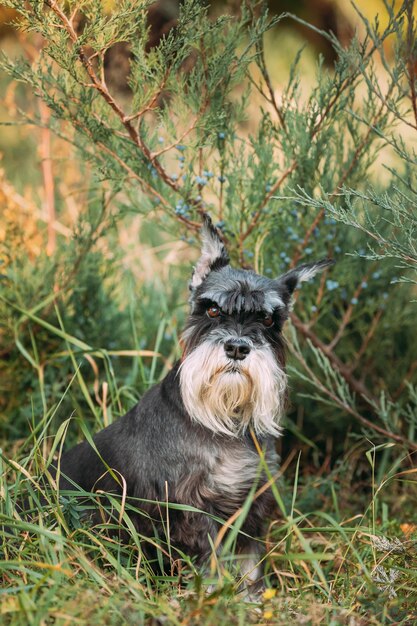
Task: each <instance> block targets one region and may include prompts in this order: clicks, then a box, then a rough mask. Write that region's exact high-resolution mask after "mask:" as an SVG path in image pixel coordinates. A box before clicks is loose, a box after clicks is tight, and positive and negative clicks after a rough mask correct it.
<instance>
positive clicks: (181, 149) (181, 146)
mask: <svg viewBox="0 0 417 626" xmlns="http://www.w3.org/2000/svg"><path fill="white" fill-rule="evenodd" d="M175 147H176V149H177V150H179V151H180V152H184V150H185V149H186V146H183V145H182V144H180V143H179V144H178V145H177V146H175Z"/></svg>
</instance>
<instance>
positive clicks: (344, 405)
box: [290, 316, 417, 450]
mask: <svg viewBox="0 0 417 626" xmlns="http://www.w3.org/2000/svg"><path fill="white" fill-rule="evenodd" d="M291 317H293V316H291ZM294 317H295V316H294ZM292 322H293V323H294V319H292ZM297 323H298V324H301V322H300V320H297ZM297 323H296V324H295V326H297ZM318 341H319V344H320V343H321V342H320V340H318ZM311 342H312V343H313V345H314V342H313V340H311ZM321 345H323V344H321ZM317 347H319V348H320V346H317ZM320 349H321V348H320ZM290 350H291V351H292V352H293V354H294V355H295V356H296V357H297V359H298V360H299V361H300V363H301V365H302V366H303V368H304V369H305V371H306V372H307V374H308V375H309V376H310V378H311V381H312V382H314V384H315V385H316V387H317V388H318V389H320V391H321V392H322V393H324V394H325V395H326V396H328V397H329V398H331V399H332V400H333V402H335V404H337V405H339V406H340V408H342V409H343V410H344V411H346V412H347V413H349V414H350V415H352V416H353V417H354V418H355V419H356V420H357V421H358V422H360V423H361V424H362V426H365V427H366V428H369V429H370V430H373V431H375V432H377V433H379V434H380V435H383V436H384V437H386V438H388V439H392V440H393V441H396V442H397V443H400V444H402V445H404V446H406V447H407V448H408V449H410V450H417V443H414V442H413V441H410V440H409V439H407V438H406V437H403V436H402V435H397V434H396V433H393V432H391V431H390V430H386V429H385V428H382V426H379V425H378V424H375V423H374V422H371V421H370V420H368V419H367V418H366V417H364V416H363V415H361V414H360V413H358V412H357V411H356V410H355V409H353V408H352V407H351V406H350V405H349V404H347V403H346V402H343V400H342V399H341V398H339V396H337V395H336V394H335V393H333V391H331V390H330V389H328V388H327V387H326V386H324V385H323V384H322V382H321V380H320V379H319V378H318V377H317V376H316V374H315V373H314V372H313V370H312V369H310V367H309V366H308V364H307V362H306V361H305V359H304V357H303V356H302V354H300V353H299V352H298V351H296V350H295V348H294V347H293V346H291V345H290ZM322 351H323V350H322ZM323 352H324V351H323ZM326 356H327V357H328V358H329V355H327V354H326ZM336 358H337V357H336ZM329 361H330V362H331V359H330V358H329ZM353 380H354V379H353V378H352V377H350V381H351V382H352V381H353ZM357 382H358V383H359V381H357ZM359 385H362V384H361V383H359Z"/></svg>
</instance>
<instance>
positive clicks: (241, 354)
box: [224, 341, 250, 361]
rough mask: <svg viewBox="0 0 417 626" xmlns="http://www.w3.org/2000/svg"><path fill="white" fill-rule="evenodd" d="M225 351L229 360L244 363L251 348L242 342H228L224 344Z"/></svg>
mask: <svg viewBox="0 0 417 626" xmlns="http://www.w3.org/2000/svg"><path fill="white" fill-rule="evenodd" d="M224 351H225V352H226V356H227V357H229V359H234V360H235V361H242V360H243V359H245V358H246V357H247V356H248V354H249V352H250V347H249V346H248V344H247V343H242V342H240V341H228V342H227V343H225V344H224Z"/></svg>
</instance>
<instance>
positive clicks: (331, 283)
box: [326, 278, 339, 291]
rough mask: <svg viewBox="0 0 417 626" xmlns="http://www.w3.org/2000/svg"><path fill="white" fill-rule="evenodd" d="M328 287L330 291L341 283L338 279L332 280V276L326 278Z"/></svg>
mask: <svg viewBox="0 0 417 626" xmlns="http://www.w3.org/2000/svg"><path fill="white" fill-rule="evenodd" d="M326 287H327V289H328V290H329V291H333V290H334V289H337V288H338V287H339V283H338V282H337V280H331V279H330V278H329V279H328V280H326Z"/></svg>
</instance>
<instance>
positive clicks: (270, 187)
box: [265, 185, 272, 193]
mask: <svg viewBox="0 0 417 626" xmlns="http://www.w3.org/2000/svg"><path fill="white" fill-rule="evenodd" d="M271 189H272V186H271V185H265V191H266V192H267V193H269V192H270V191H271Z"/></svg>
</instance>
